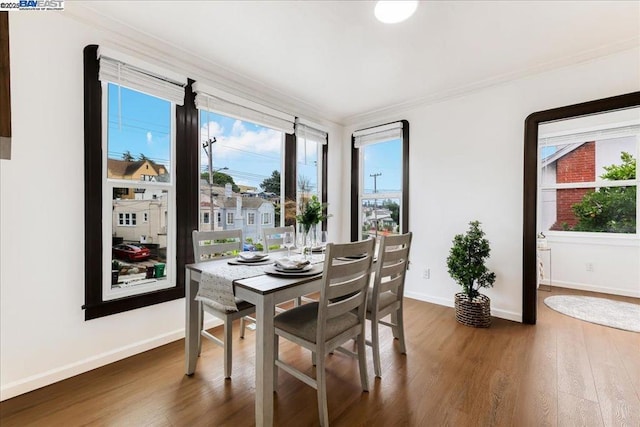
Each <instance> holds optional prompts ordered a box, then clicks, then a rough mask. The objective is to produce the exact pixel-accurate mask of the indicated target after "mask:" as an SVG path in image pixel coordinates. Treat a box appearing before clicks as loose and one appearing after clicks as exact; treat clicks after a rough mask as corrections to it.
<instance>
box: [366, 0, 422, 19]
mask: <svg viewBox="0 0 640 427" xmlns="http://www.w3.org/2000/svg"><path fill="white" fill-rule="evenodd" d="M417 8H418V2H417V1H379V2H378V3H377V4H376V8H375V10H374V13H375V15H376V18H378V21H380V22H384V23H385V24H395V23H398V22H402V21H404V20H405V19H408V18H409V17H410V16H411V15H413V12H415V11H416V9H417Z"/></svg>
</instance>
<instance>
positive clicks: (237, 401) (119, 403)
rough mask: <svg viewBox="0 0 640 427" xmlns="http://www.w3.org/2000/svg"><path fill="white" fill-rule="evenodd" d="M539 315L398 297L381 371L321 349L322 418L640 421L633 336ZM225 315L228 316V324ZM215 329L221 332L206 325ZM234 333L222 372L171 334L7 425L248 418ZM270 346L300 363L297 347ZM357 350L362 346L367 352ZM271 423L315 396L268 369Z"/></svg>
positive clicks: (3, 410) (20, 406)
mask: <svg viewBox="0 0 640 427" xmlns="http://www.w3.org/2000/svg"><path fill="white" fill-rule="evenodd" d="M561 293H562V294H582V295H594V296H601V297H610V298H614V299H620V300H625V301H629V302H635V303H638V302H639V301H638V300H637V299H633V298H624V297H614V296H608V295H607V296H605V295H602V294H593V293H589V292H580V291H572V290H566V289H559V288H554V289H553V292H551V293H549V292H544V291H539V292H538V310H539V311H538V313H539V314H538V325H536V326H528V325H522V324H519V323H514V322H509V321H506V320H501V319H497V318H494V321H493V324H492V326H491V328H489V329H474V328H469V327H465V326H462V325H459V324H457V323H456V321H455V319H454V310H453V309H452V308H447V307H442V306H437V305H433V304H429V303H424V302H419V301H416V300H411V299H407V300H406V303H405V304H406V305H405V306H406V312H405V319H406V327H407V330H406V335H407V351H408V353H407V355H406V356H403V355H401V354H399V353H398V352H397V343H395V342H393V341H392V339H391V333H390V331H389V330H388V328H382V334H381V335H382V337H381V340H382V342H383V347H382V350H381V353H382V375H383V377H382V379H378V378H376V379H374V376H373V365H372V361H371V357H369V376H370V379H371V381H370V392H369V393H363V392H362V391H361V389H360V381H359V377H358V369H357V361H356V360H355V359H352V358H349V357H346V356H344V355H342V354H340V353H336V354H334V355H332V356H329V359H330V361H329V363H328V368H327V369H328V380H327V389H328V390H329V393H328V402H329V403H328V404H329V417H330V419H331V424H332V425H335V426H360V425H362V426H364V425H366V426H445V425H449V426H546V425H549V426H573V425H576V426H600V425H605V426H617V425H620V426H622V425H627V426H640V334H638V333H633V332H626V331H621V330H618V329H612V328H608V327H605V326H599V325H595V324H591V323H587V322H583V321H580V320H577V319H573V318H571V317H567V316H564V315H562V314H560V313H557V312H555V311H552V310H550V309H548V308H547V307H546V306H545V305H544V304H543V302H542V301H543V300H544V298H545V297H547V296H549V295H557V294H561ZM237 327H238V325H237V324H236V328H237ZM216 332H218V333H219V332H220V331H216ZM235 332H236V333H235V335H234V367H233V378H232V380H227V381H225V380H224V378H223V373H222V371H223V369H222V349H221V348H219V347H217V346H215V345H213V343H210V342H208V341H205V342H204V344H203V351H202V355H201V357H200V360H199V361H198V367H197V370H196V373H195V374H194V375H193V376H192V377H187V376H185V375H184V341H183V340H180V341H176V342H174V343H171V344H168V345H165V346H163V347H160V348H157V349H154V350H151V351H148V352H145V353H143V354H139V355H136V356H134V357H130V358H128V359H126V360H122V361H119V362H116V363H113V364H111V365H108V366H105V367H102V368H99V369H96V370H93V371H91V372H88V373H85V374H82V375H79V376H77V377H74V378H71V379H68V380H65V381H62V382H59V383H57V384H53V385H51V386H48V387H45V388H42V389H39V390H36V391H33V392H31V393H28V394H25V395H22V396H18V397H15V398H13V399H10V400H7V401H4V402H2V403H0V425H2V426H3V427H5V426H6V427H9V426H30V425H37V426H78V425H105V426H110V425H114V426H139V425H144V426H147V425H148V426H225V425H228V426H250V425H253V424H254V391H255V387H254V372H255V371H254V361H253V358H254V340H253V332H252V331H247V338H246V339H245V340H241V339H239V338H238V334H237V330H236V331H235ZM281 353H283V354H285V358H286V359H288V360H289V361H290V362H291V363H292V364H294V365H295V366H298V367H300V368H303V369H305V368H306V369H307V371H308V372H311V363H310V356H309V353H307V352H306V351H303V350H300V349H299V348H298V347H295V346H293V345H288V344H282V345H281ZM369 356H370V353H369ZM278 384H279V385H278V392H277V394H276V398H275V423H276V425H278V426H313V425H317V423H318V421H317V420H318V416H317V404H316V392H315V390H314V389H312V388H310V387H308V386H306V385H304V384H303V383H302V382H300V381H298V380H296V379H295V378H293V377H291V376H290V375H288V374H287V373H285V372H282V371H280V375H279V379H278Z"/></svg>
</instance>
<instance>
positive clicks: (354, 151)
mask: <svg viewBox="0 0 640 427" xmlns="http://www.w3.org/2000/svg"><path fill="white" fill-rule="evenodd" d="M398 122H399V123H402V197H401V202H400V218H401V220H400V223H401V224H400V225H401V228H400V233H401V234H404V233H407V232H408V231H409V121H407V120H394V121H393V122H389V123H385V124H382V125H379V126H385V125H388V124H392V123H398ZM375 127H378V126H375ZM355 143H356V139H355V137H354V136H353V134H352V135H351V241H352V242H355V241H357V240H359V238H360V235H361V234H360V233H361V227H360V210H361V209H360V207H361V202H360V188H361V185H362V177H361V176H360V169H361V155H362V152H361V151H360V148H356V146H355ZM385 194H386V193H378V195H379V196H380V195H381V196H385ZM394 194H395V193H394ZM378 198H380V197H378ZM354 213H357V214H355V215H354Z"/></svg>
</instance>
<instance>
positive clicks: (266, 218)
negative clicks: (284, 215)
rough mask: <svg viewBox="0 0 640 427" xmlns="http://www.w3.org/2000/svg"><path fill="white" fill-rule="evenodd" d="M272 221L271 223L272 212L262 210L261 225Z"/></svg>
mask: <svg viewBox="0 0 640 427" xmlns="http://www.w3.org/2000/svg"><path fill="white" fill-rule="evenodd" d="M270 223H271V213H270V212H262V221H261V225H269V224H270Z"/></svg>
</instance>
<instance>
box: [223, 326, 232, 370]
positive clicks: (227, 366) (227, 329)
mask: <svg viewBox="0 0 640 427" xmlns="http://www.w3.org/2000/svg"><path fill="white" fill-rule="evenodd" d="M232 331H233V322H232V321H231V320H230V319H225V321H224V377H225V378H231V362H232V358H231V349H232V347H233V339H232V334H231V332H232Z"/></svg>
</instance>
